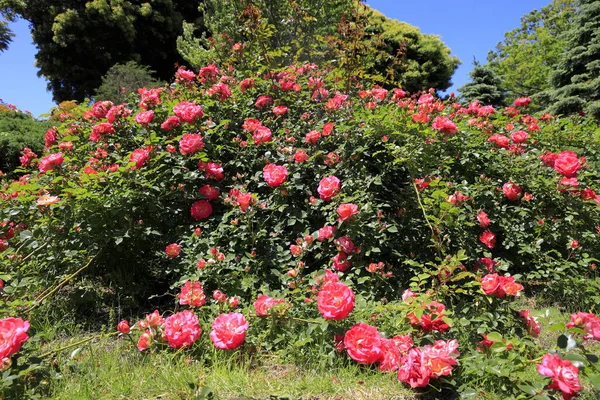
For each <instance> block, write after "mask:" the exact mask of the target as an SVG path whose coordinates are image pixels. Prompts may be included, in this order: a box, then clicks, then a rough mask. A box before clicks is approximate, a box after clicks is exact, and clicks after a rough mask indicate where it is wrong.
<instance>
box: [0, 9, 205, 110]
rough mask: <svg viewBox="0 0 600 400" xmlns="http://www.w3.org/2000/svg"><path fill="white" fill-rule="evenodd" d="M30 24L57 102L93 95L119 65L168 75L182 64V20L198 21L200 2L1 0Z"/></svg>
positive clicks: (41, 72) (163, 76)
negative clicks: (179, 40) (179, 50)
mask: <svg viewBox="0 0 600 400" xmlns="http://www.w3.org/2000/svg"><path fill="white" fill-rule="evenodd" d="M0 4H1V6H2V11H4V12H7V11H10V12H12V13H14V14H17V15H19V16H21V17H22V18H24V19H26V20H27V21H29V23H30V27H31V30H32V35H33V41H34V43H35V44H36V46H37V48H38V52H37V54H36V65H37V67H38V68H39V73H38V74H39V75H40V76H43V77H45V78H47V79H48V80H49V83H48V89H49V90H51V91H52V94H53V97H54V100H55V101H56V102H61V101H64V100H71V99H73V100H80V101H81V100H83V99H84V98H85V97H88V96H91V95H92V94H93V92H94V89H96V88H97V87H98V86H99V85H100V84H101V80H102V76H104V75H105V74H106V72H107V71H108V69H109V68H110V67H111V66H113V65H114V64H117V63H123V62H127V61H130V60H131V61H136V62H138V63H140V64H144V65H148V66H149V67H150V68H152V69H153V70H155V71H156V73H157V76H158V77H159V78H161V79H164V80H167V79H169V78H170V77H171V76H172V75H173V72H174V64H175V63H178V62H182V61H183V60H182V59H181V56H179V54H178V53H177V49H176V40H177V36H179V35H180V34H181V32H182V23H183V21H184V20H186V21H190V22H196V26H198V27H199V29H202V25H201V23H200V22H199V21H198V17H199V12H198V3H197V2H190V1H187V0H153V1H151V2H149V1H144V0H91V1H76V0H59V1H48V0H2V2H1V3H0Z"/></svg>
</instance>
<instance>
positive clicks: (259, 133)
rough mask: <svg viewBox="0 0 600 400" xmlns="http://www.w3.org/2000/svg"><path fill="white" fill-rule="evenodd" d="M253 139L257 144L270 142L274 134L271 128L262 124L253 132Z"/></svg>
mask: <svg viewBox="0 0 600 400" xmlns="http://www.w3.org/2000/svg"><path fill="white" fill-rule="evenodd" d="M252 139H253V140H254V143H255V144H257V145H258V144H261V143H268V142H270V141H271V140H272V139H273V135H272V134H271V130H270V129H269V128H267V127H266V126H262V125H260V126H259V127H257V128H256V130H255V131H254V133H253V134H252Z"/></svg>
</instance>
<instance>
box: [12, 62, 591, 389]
mask: <svg viewBox="0 0 600 400" xmlns="http://www.w3.org/2000/svg"><path fill="white" fill-rule="evenodd" d="M182 76H183V75H182ZM185 76H186V78H185V79H179V80H177V81H176V82H175V83H174V84H173V85H172V86H170V87H168V88H163V89H152V90H146V89H143V88H142V89H140V90H139V91H138V94H134V95H132V97H131V100H130V101H129V103H127V104H124V105H114V104H111V103H110V102H97V103H95V104H94V105H91V106H90V107H88V106H81V107H79V108H76V109H73V110H71V111H70V113H71V114H70V115H63V116H62V120H63V123H62V124H60V126H57V127H56V129H55V133H54V135H55V137H52V138H49V139H52V140H49V141H48V146H47V147H48V148H47V149H46V151H45V153H44V154H40V155H39V157H38V156H37V155H32V154H31V153H29V152H24V154H23V157H26V159H27V161H28V166H27V167H23V168H22V170H21V171H20V172H21V173H23V174H24V175H23V176H22V177H21V178H20V179H18V180H14V181H8V180H7V181H4V182H3V189H4V190H3V192H2V194H1V198H2V203H3V206H2V209H1V211H0V218H1V221H2V227H1V228H0V240H1V242H0V243H1V246H0V249H2V252H1V253H0V258H1V261H2V262H3V265H6V266H7V269H6V271H7V272H6V275H2V279H4V280H6V282H7V283H6V286H5V289H4V299H5V301H6V303H7V305H8V306H15V307H16V306H17V305H22V304H26V305H30V304H31V305H33V304H35V305H38V304H40V303H44V301H46V303H45V304H47V305H48V306H51V303H50V302H48V298H47V297H44V294H46V292H45V291H46V288H47V287H48V285H49V284H50V285H51V287H52V288H56V289H57V291H54V292H52V294H53V295H54V296H55V297H53V299H59V298H60V299H62V300H61V301H63V304H68V305H69V306H68V307H65V310H67V309H68V310H70V312H72V313H76V314H77V313H78V314H77V315H85V314H84V310H85V311H86V312H88V311H89V310H90V309H93V310H98V318H105V319H108V318H109V317H110V316H109V315H106V314H104V315H103V314H102V311H103V310H106V309H107V308H111V306H114V307H115V308H116V305H117V302H118V306H119V307H120V308H119V309H127V310H129V311H130V312H133V313H136V314H138V313H143V312H147V310H139V309H138V308H139V304H140V303H141V302H142V301H146V300H147V299H148V298H149V297H152V296H153V295H155V294H159V295H161V297H160V298H159V300H157V298H156V297H155V298H153V299H152V301H153V302H154V303H153V304H152V305H157V307H159V308H160V309H161V310H163V311H164V317H163V316H162V315H163V313H159V312H156V313H153V314H149V316H148V317H147V318H145V319H142V320H140V321H139V322H138V323H137V324H131V325H129V324H128V323H123V324H121V325H120V328H119V332H121V333H123V334H132V335H135V336H136V338H137V342H136V343H137V347H138V348H139V349H142V350H143V351H148V352H152V351H155V349H158V348H161V347H164V348H173V349H179V348H189V347H192V348H194V347H202V346H205V345H206V344H207V343H208V340H209V339H208V338H210V340H211V341H212V343H213V344H214V345H215V346H217V347H218V348H222V349H239V350H237V351H252V352H259V353H260V352H267V351H275V352H281V353H286V357H289V358H292V359H293V358H294V357H297V358H298V359H299V360H301V361H306V359H304V360H302V357H306V358H308V357H309V355H310V354H311V353H310V351H308V350H306V351H304V349H305V348H309V347H310V346H308V345H309V344H312V345H313V346H315V347H318V346H321V348H322V349H324V350H323V352H324V353H326V354H333V356H328V358H324V359H325V360H332V359H333V358H334V356H335V354H336V352H335V349H336V348H339V347H341V346H343V347H344V348H345V349H346V353H347V354H348V356H349V357H350V359H352V360H355V361H357V362H359V363H361V364H376V365H378V366H379V368H380V369H381V370H385V371H390V370H396V369H397V370H398V372H397V374H398V378H399V380H400V381H402V382H405V383H406V384H408V385H410V386H412V387H423V386H426V385H428V384H432V385H437V386H439V387H440V388H444V389H447V390H453V391H460V392H468V389H469V388H468V387H466V386H462V384H461V383H460V382H461V381H460V379H464V380H465V381H468V380H469V379H471V380H470V381H471V382H472V381H475V380H476V379H475V378H473V376H476V374H477V373H479V372H480V371H479V370H476V369H474V368H472V366H474V365H478V366H479V365H481V364H485V363H487V362H490V363H496V364H497V365H513V366H515V367H514V368H516V369H519V368H522V369H523V370H526V369H527V368H529V371H530V372H531V371H532V370H534V369H535V367H534V363H532V362H531V361H532V360H535V359H536V357H538V358H539V357H541V356H540V354H541V353H542V351H541V349H539V348H537V347H536V345H535V344H534V343H533V342H532V341H531V339H530V336H529V335H530V334H534V333H535V332H536V327H535V323H534V321H533V320H527V318H528V317H529V315H525V316H523V315H521V316H520V315H519V311H522V310H521V307H516V306H513V304H514V302H515V297H516V296H517V295H519V294H521V293H527V294H535V295H537V296H539V298H540V299H546V300H552V299H554V298H560V299H561V300H562V299H565V298H566V299H567V300H568V302H567V304H566V305H565V307H568V308H569V310H571V311H573V312H575V311H581V310H583V309H585V310H586V312H587V311H589V312H594V313H597V312H598V310H597V307H598V304H600V301H598V300H599V295H598V290H597V289H598V281H597V275H596V274H597V272H596V270H595V269H594V268H592V265H595V264H596V263H597V262H598V260H597V259H596V257H597V254H600V240H598V239H599V238H600V214H599V210H600V207H599V203H600V195H599V194H598V193H600V187H599V186H598V178H597V177H598V174H599V172H600V164H599V162H598V155H599V154H600V145H599V143H598V141H597V140H596V139H594V130H595V129H597V126H596V125H594V123H593V122H591V121H589V120H587V119H586V118H582V117H578V116H577V117H572V118H571V117H570V118H554V117H552V116H549V115H541V116H531V115H528V114H526V110H522V109H515V108H512V107H507V108H505V109H494V108H493V107H490V106H481V105H479V104H478V103H476V102H475V103H471V104H470V105H468V106H466V107H462V106H461V105H460V104H458V103H456V102H454V99H453V98H450V99H449V100H448V101H446V102H443V101H441V100H439V99H437V98H436V97H435V96H434V95H433V93H426V94H415V95H413V96H408V95H407V94H406V93H405V92H404V91H402V90H401V89H397V90H390V91H387V89H383V88H381V87H379V86H373V85H371V84H369V83H366V82H361V81H356V87H353V88H348V87H346V86H342V85H341V84H340V83H339V82H338V81H336V79H335V71H330V70H327V69H319V68H318V67H317V66H316V65H314V64H302V65H297V66H290V67H287V68H282V69H280V70H277V71H261V73H260V74H256V73H254V72H249V71H244V70H239V69H235V68H228V66H223V67H219V66H217V65H210V66H207V67H206V68H203V69H201V70H200V71H198V72H197V73H196V72H192V71H187V72H186V73H185ZM249 79H250V80H251V81H249ZM289 82H293V85H291V86H290V85H289V84H288V83H289ZM296 85H297V86H296ZM361 92H363V93H362V95H361ZM283 107H285V108H283ZM275 109H276V110H277V111H276V112H274V110H275ZM284 110H285V112H284ZM524 133H525V134H524ZM565 179H566V181H565ZM333 271H336V272H333ZM42 277H43V279H42ZM67 283H68V285H67ZM61 288H63V289H64V290H58V289H61ZM350 288H352V289H350ZM407 289H409V290H408V291H406V290H407ZM40 293H41V294H42V295H41V296H39V295H38V294H40ZM165 293H166V294H170V295H172V297H168V296H162V295H163V294H165ZM206 293H208V294H209V295H208V296H207V295H206ZM210 294H212V298H211V296H210ZM259 294H260V295H259ZM544 296H545V297H544ZM169 298H174V299H175V300H174V301H173V302H169V301H168V300H165V299H169ZM146 304H147V303H146ZM176 304H177V306H178V307H183V308H184V310H183V311H180V310H179V309H178V310H177V312H175V313H173V314H172V315H169V312H168V311H166V310H169V309H173V308H174V306H175V305H176ZM106 305H109V307H103V306H106ZM145 307H148V306H145ZM511 307H515V308H517V309H512V308H511ZM150 310H152V308H150ZM234 310H235V311H234ZM117 317H118V318H117ZM529 318H531V317H529ZM113 319H114V321H111V323H112V324H113V325H114V326H116V325H117V321H118V320H121V316H113ZM580 319H581V321H579V320H576V321H574V322H573V326H572V327H571V326H567V327H563V328H562V329H579V330H583V331H584V332H586V335H592V336H593V337H595V336H594V335H595V332H596V331H597V329H596V325H597V324H596V322H595V321H596V320H595V319H590V318H587V319H586V320H585V322H583V319H582V318H580ZM126 326H128V327H130V329H129V333H126V332H127V331H128V329H127V328H126ZM202 330H204V331H206V332H209V331H210V332H211V333H210V334H209V335H201V332H202ZM333 335H342V336H343V337H344V339H343V341H341V342H339V341H338V346H336V345H335V342H334V341H333V339H332V338H333V337H334V336H333ZM400 335H401V336H402V337H406V336H408V338H409V339H410V345H405V344H406V343H405V342H402V341H401V340H398V341H395V340H394V338H396V337H398V336H400ZM481 335H486V336H485V340H486V342H485V344H483V345H482V346H481V348H482V349H483V351H479V350H476V346H477V343H479V341H481V337H482V336H481ZM205 336H207V337H208V338H206V337H205ZM390 340H391V341H392V342H390ZM456 340H458V341H456ZM340 343H341V344H340ZM403 343H404V344H403ZM458 343H460V348H461V353H462V355H461V356H466V357H472V360H475V361H473V362H472V363H471V364H470V365H464V366H463V365H462V364H461V361H460V360H461V358H460V357H459V354H458V351H457V348H458ZM488 345H489V346H488ZM509 347H510V349H509ZM284 350H287V351H284ZM328 352H329V353H328ZM499 353H501V354H499ZM514 354H517V355H514ZM488 356H489V358H488ZM503 357H504V358H503ZM511 357H512V358H511ZM469 359H470V360H471V358H469ZM489 360H493V361H489ZM331 362H333V361H331ZM511 363H512V364H511ZM592 363H593V362H590V363H589V364H590V365H591V364H592ZM496 364H495V365H496ZM484 370H485V369H484ZM489 370H492V369H487V370H485V371H489ZM499 370H500V371H502V369H499ZM544 371H546V370H544ZM546 372H547V371H546ZM581 375H582V376H587V375H586V373H583V372H582V373H581ZM495 378H498V377H495ZM505 378H506V379H505ZM486 379H487V378H485V379H483V378H482V381H483V382H485V381H486ZM498 379H502V380H503V382H504V383H505V387H506V389H497V390H505V391H506V393H509V394H510V395H511V396H512V395H515V393H519V391H520V390H521V389H519V386H518V385H523V384H525V383H524V382H521V381H519V382H513V381H511V380H510V379H508V378H507V376H502V377H500V378H498ZM523 379H525V378H523ZM543 379H545V378H542V377H539V378H538V379H537V380H536V381H535V382H533V383H532V384H535V385H538V386H539V385H540V384H541V387H544V382H545V381H544V380H543ZM490 381H491V380H490ZM530 383H531V382H530ZM538 386H535V387H536V388H537V387H538ZM548 388H549V389H555V388H556V385H553V386H551V387H550V386H548ZM543 390H545V389H543Z"/></svg>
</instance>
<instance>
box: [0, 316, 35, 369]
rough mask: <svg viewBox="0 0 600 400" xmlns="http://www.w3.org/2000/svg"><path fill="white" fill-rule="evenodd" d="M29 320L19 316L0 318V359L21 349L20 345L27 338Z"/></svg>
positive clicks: (2, 359) (8, 356)
mask: <svg viewBox="0 0 600 400" xmlns="http://www.w3.org/2000/svg"><path fill="white" fill-rule="evenodd" d="M28 329H29V321H24V320H22V319H21V318H12V317H10V318H4V319H3V320H0V361H2V362H4V359H5V358H10V356H12V355H13V354H15V353H16V352H18V351H19V350H21V345H22V344H23V343H24V342H25V341H27V339H29V336H28V335H27V330H28Z"/></svg>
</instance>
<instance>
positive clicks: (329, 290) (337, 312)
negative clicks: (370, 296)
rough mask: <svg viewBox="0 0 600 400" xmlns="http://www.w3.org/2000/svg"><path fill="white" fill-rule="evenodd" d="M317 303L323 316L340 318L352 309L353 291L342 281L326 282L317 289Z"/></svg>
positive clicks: (330, 318)
mask: <svg viewBox="0 0 600 400" xmlns="http://www.w3.org/2000/svg"><path fill="white" fill-rule="evenodd" d="M317 305H318V309H319V312H320V313H321V315H322V316H323V318H325V319H327V320H342V319H344V318H346V317H347V316H348V314H350V313H351V312H352V310H354V292H353V291H352V289H351V288H349V287H348V286H346V285H345V284H343V283H342V282H331V283H327V284H325V285H323V286H322V287H321V290H320V291H319V295H318V300H317Z"/></svg>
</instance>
